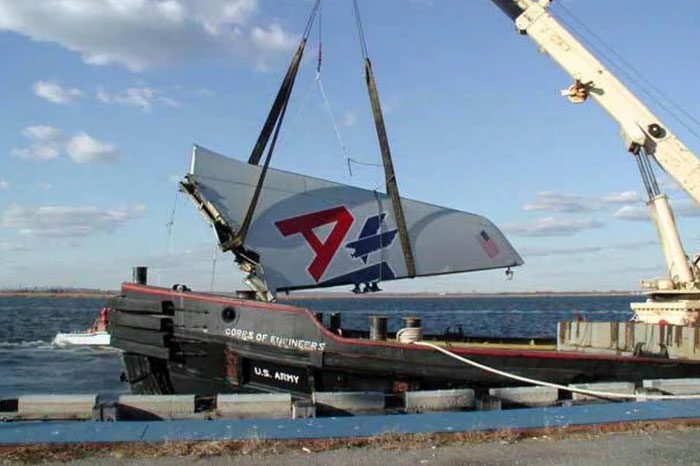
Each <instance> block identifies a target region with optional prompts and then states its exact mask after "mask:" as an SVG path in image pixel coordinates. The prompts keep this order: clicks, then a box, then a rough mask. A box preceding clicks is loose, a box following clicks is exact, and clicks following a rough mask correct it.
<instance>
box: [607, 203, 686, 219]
mask: <svg viewBox="0 0 700 466" xmlns="http://www.w3.org/2000/svg"><path fill="white" fill-rule="evenodd" d="M669 202H670V204H671V210H673V213H674V215H675V216H676V217H700V207H698V205H697V204H696V203H695V202H694V201H691V200H690V199H681V200H678V201H676V200H670V201H669ZM614 215H615V217H617V218H619V219H620V220H627V221H631V222H646V221H650V220H651V216H650V214H649V208H648V207H646V206H643V205H626V206H622V207H620V208H619V209H618V210H617V212H615V214H614Z"/></svg>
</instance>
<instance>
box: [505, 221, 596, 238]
mask: <svg viewBox="0 0 700 466" xmlns="http://www.w3.org/2000/svg"><path fill="white" fill-rule="evenodd" d="M603 225H604V224H603V222H600V221H598V220H595V219H561V218H556V217H545V218H540V219H537V220H535V221H533V222H522V223H511V224H508V225H503V231H505V232H507V233H511V234H514V235H519V236H570V235H573V234H574V233H578V232H579V231H582V230H588V229H592V228H601V227H603Z"/></svg>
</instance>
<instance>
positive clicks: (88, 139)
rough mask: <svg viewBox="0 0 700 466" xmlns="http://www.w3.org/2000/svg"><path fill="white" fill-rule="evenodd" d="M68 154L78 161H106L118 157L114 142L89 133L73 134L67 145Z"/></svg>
mask: <svg viewBox="0 0 700 466" xmlns="http://www.w3.org/2000/svg"><path fill="white" fill-rule="evenodd" d="M66 152H67V153H68V156H69V157H70V158H71V159H72V160H73V161H74V162H76V163H89V162H105V161H110V160H113V159H114V158H115V157H116V153H117V151H116V149H115V147H114V146H113V145H112V144H108V143H106V142H103V141H100V140H99V139H95V138H93V137H92V136H90V135H89V134H87V133H84V132H83V133H79V134H77V135H76V136H73V137H72V138H71V139H70V141H68V145H67V146H66Z"/></svg>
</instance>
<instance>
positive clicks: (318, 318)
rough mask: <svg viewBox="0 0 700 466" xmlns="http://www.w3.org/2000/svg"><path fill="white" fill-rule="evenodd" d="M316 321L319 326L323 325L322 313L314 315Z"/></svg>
mask: <svg viewBox="0 0 700 466" xmlns="http://www.w3.org/2000/svg"><path fill="white" fill-rule="evenodd" d="M316 320H317V321H319V322H320V323H321V325H323V312H317V313H316Z"/></svg>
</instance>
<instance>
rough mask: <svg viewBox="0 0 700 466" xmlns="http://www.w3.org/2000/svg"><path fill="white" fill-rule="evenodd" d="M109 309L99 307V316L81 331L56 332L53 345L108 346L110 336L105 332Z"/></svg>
mask: <svg viewBox="0 0 700 466" xmlns="http://www.w3.org/2000/svg"><path fill="white" fill-rule="evenodd" d="M108 324H109V310H108V309H107V308H106V307H103V308H102V309H100V317H99V318H97V319H95V322H94V323H93V324H92V327H91V328H89V329H88V330H85V331H83V332H70V333H61V332H59V333H57V334H56V336H55V337H54V339H53V342H52V344H53V345H54V346H109V344H110V341H111V338H110V335H109V332H107V325H108Z"/></svg>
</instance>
